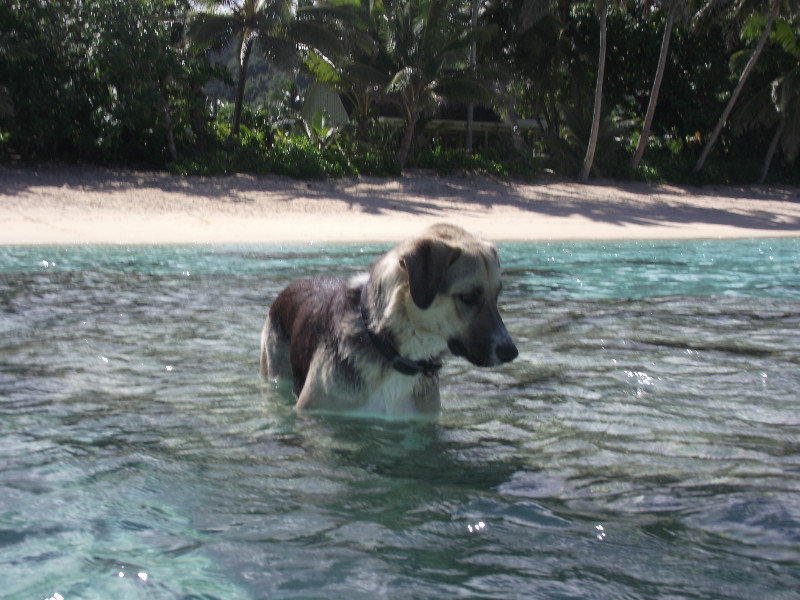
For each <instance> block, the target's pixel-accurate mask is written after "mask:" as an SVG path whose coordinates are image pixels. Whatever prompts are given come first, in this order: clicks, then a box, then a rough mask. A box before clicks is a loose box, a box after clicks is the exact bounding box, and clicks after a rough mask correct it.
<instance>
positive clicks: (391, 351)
mask: <svg viewBox="0 0 800 600" xmlns="http://www.w3.org/2000/svg"><path fill="white" fill-rule="evenodd" d="M366 299H367V285H366V284H364V287H363V288H361V302H360V305H361V320H362V321H364V328H365V329H366V330H367V335H368V336H369V341H370V342H372V345H373V346H375V349H376V350H377V351H378V352H380V354H381V356H383V357H384V358H385V359H386V361H387V362H388V363H389V366H391V367H392V368H393V369H394V370H395V371H397V372H398V373H402V374H403V375H419V374H420V373H422V374H423V375H426V376H428V377H431V376H433V375H435V374H436V373H438V371H439V369H441V368H442V363H441V361H438V360H435V359H429V360H411V359H410V358H406V357H404V356H400V353H399V352H398V351H397V349H396V348H395V347H394V345H393V344H392V342H391V341H389V339H388V338H387V337H386V336H383V335H378V334H377V333H375V332H374V331H372V329H370V327H369V314H368V312H367V303H366Z"/></svg>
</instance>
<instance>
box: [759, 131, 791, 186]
mask: <svg viewBox="0 0 800 600" xmlns="http://www.w3.org/2000/svg"><path fill="white" fill-rule="evenodd" d="M785 127H786V118H785V117H783V118H781V122H780V125H778V130H777V131H776V132H775V135H774V136H773V137H772V141H771V142H770V143H769V150H767V156H766V157H765V158H764V168H763V169H762V171H761V177H759V179H758V183H759V184H763V183H764V181H766V179H767V171H769V166H770V165H771V164H772V157H773V156H775V150H776V149H777V148H778V142H779V141H780V140H781V136H782V135H783V130H784V128H785Z"/></svg>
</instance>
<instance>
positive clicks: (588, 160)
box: [578, 0, 608, 183]
mask: <svg viewBox="0 0 800 600" xmlns="http://www.w3.org/2000/svg"><path fill="white" fill-rule="evenodd" d="M607 21H608V0H605V1H604V2H603V7H602V9H601V11H600V56H599V59H598V64H597V83H596V84H595V88H594V113H593V115H592V132H591V133H590V134H589V146H588V147H587V148H586V157H585V158H584V159H583V167H582V168H581V172H580V175H579V176H578V179H579V181H580V182H581V183H586V182H587V181H588V180H589V172H590V171H591V170H592V164H594V153H595V150H597V136H598V134H599V132H600V109H601V107H602V103H603V78H604V77H605V72H606V34H607Z"/></svg>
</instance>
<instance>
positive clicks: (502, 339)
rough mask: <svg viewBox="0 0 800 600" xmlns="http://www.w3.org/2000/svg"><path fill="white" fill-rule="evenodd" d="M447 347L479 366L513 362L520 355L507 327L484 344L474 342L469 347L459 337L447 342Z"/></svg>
mask: <svg viewBox="0 0 800 600" xmlns="http://www.w3.org/2000/svg"><path fill="white" fill-rule="evenodd" d="M447 347H448V348H449V349H450V352H452V353H453V354H455V355H456V356H461V357H462V358H466V359H467V360H468V361H469V362H471V363H472V364H473V365H475V366H478V367H494V366H497V365H500V364H503V363H507V362H511V361H512V360H514V359H515V358H517V356H519V350H517V347H516V345H515V344H514V341H513V340H512V339H511V336H510V335H509V334H508V332H507V331H505V328H504V329H503V331H502V332H499V335H497V336H492V338H491V339H490V341H487V342H485V343H483V344H479V345H478V344H473V345H472V347H468V346H467V345H466V344H464V342H462V341H461V340H459V339H451V340H449V341H448V342H447Z"/></svg>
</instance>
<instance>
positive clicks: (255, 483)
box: [0, 240, 800, 600]
mask: <svg viewBox="0 0 800 600" xmlns="http://www.w3.org/2000/svg"><path fill="white" fill-rule="evenodd" d="M381 250H382V248H380V247H374V246H370V247H364V248H361V247H359V246H332V247H325V248H323V247H317V246H302V247H290V248H279V247H248V248H238V247H193V248H173V247H137V248H131V249H128V248H117V247H78V248H42V247H34V248H0V598H2V599H3V600H29V599H30V600H40V599H41V600H44V599H45V598H51V597H56V596H55V594H58V595H60V596H61V597H62V598H63V599H64V600H73V599H78V598H87V599H88V598H114V599H128V598H131V599H135V598H142V599H147V600H150V599H162V598H163V599H172V598H176V599H177V598H180V599H200V598H202V599H204V600H210V599H214V598H219V599H222V600H238V599H251V598H252V599H261V598H369V599H370V600H372V599H374V598H376V597H389V598H449V597H474V598H503V599H507V598H613V599H617V598H742V599H752V598H763V599H767V598H770V599H772V598H787V599H788V598H796V597H797V590H800V410H798V389H800V343H798V337H799V336H800V269H798V267H797V265H798V261H800V240H760V241H737V242H678V243H666V242H664V243H661V242H659V243H646V244H643V243H613V244H571V243H564V244H561V243H559V244H536V245H523V244H506V245H503V246H501V257H502V259H503V263H504V267H505V287H504V292H503V297H502V304H503V311H504V316H505V319H506V322H507V325H508V328H509V330H510V331H511V333H512V334H513V335H514V337H515V338H516V340H517V342H518V345H519V348H520V357H519V359H518V360H517V361H515V362H514V363H511V364H510V365H507V366H506V367H504V368H500V369H493V370H480V369H475V368H472V367H470V366H469V365H468V364H466V363H464V362H463V361H461V360H458V359H452V360H450V361H449V362H447V363H446V366H445V370H444V372H443V377H442V380H443V390H442V396H443V407H444V408H443V414H442V415H441V417H439V418H438V419H436V420H434V421H432V422H427V423H426V422H402V421H400V422H397V421H386V420H379V419H368V418H347V417H331V416H306V417H298V416H297V415H296V414H295V413H294V411H293V410H292V399H291V397H290V396H289V395H287V394H286V392H284V391H280V390H278V389H276V388H275V387H274V386H273V385H272V384H271V383H268V382H267V383H264V382H261V381H260V380H259V378H258V364H257V363H258V338H259V333H260V329H261V325H262V323H263V318H264V316H265V312H266V309H267V306H268V304H269V302H270V301H271V299H272V298H274V296H275V295H276V293H277V292H278V291H279V290H280V289H281V288H282V287H283V286H284V285H285V284H286V283H287V282H288V281H290V280H292V279H294V278H298V277H300V276H307V275H316V274H331V273H334V274H339V275H342V276H347V275H349V274H351V273H353V272H356V271H358V270H359V269H361V268H363V267H364V266H365V265H367V264H368V263H369V262H370V261H371V260H373V259H374V258H375V256H377V254H378V253H379V252H380V251H381Z"/></svg>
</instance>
